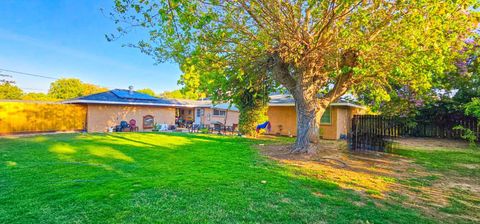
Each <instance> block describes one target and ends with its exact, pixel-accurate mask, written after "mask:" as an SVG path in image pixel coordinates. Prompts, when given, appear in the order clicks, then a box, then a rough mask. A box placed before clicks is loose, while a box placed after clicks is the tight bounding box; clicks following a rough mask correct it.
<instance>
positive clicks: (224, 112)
mask: <svg viewBox="0 0 480 224" xmlns="http://www.w3.org/2000/svg"><path fill="white" fill-rule="evenodd" d="M215 111H218V114H215ZM212 114H213V116H217V117H225V116H226V114H227V112H226V111H225V110H220V109H213V112H212Z"/></svg>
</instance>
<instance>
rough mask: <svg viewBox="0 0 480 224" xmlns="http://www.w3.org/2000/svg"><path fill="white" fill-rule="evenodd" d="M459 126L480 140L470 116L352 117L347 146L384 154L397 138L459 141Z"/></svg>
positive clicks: (477, 130) (476, 125) (474, 120)
mask: <svg viewBox="0 0 480 224" xmlns="http://www.w3.org/2000/svg"><path fill="white" fill-rule="evenodd" d="M455 126H462V127H464V128H468V129H470V130H472V131H473V132H474V133H475V134H476V135H477V139H480V130H479V125H478V121H477V119H475V118H472V117H464V116H445V117H442V118H418V117H417V118H415V119H413V120H412V119H407V118H399V117H385V116H379V115H355V116H354V117H353V119H352V127H351V130H350V132H349V136H348V141H349V147H350V149H352V150H374V151H385V150H388V149H391V148H392V147H393V144H392V140H393V139H394V138H397V137H432V138H447V139H460V138H461V136H462V135H463V134H464V133H463V132H464V131H462V130H454V129H453V127H455Z"/></svg>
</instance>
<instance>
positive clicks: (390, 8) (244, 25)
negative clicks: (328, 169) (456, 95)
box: [107, 0, 479, 152]
mask: <svg viewBox="0 0 480 224" xmlns="http://www.w3.org/2000/svg"><path fill="white" fill-rule="evenodd" d="M115 2H116V5H115V12H113V13H112V16H113V17H114V19H115V22H116V23H117V24H119V29H118V30H119V32H120V33H119V34H120V35H123V34H126V33H128V31H129V30H130V29H132V28H134V27H142V28H144V29H146V30H147V31H148V34H149V35H150V36H149V38H148V39H146V40H140V41H139V42H138V43H136V44H133V45H132V46H135V47H138V48H139V49H140V50H141V51H142V52H145V53H147V54H150V55H152V56H153V57H154V58H155V59H157V60H158V61H160V62H161V61H165V60H173V61H175V62H177V63H179V64H181V65H182V66H184V65H189V64H191V65H190V66H189V67H188V68H187V69H190V70H192V69H193V70H195V69H197V67H200V69H198V70H199V71H200V72H202V75H201V76H199V78H195V77H194V79H199V80H201V79H202V76H205V77H208V78H207V80H205V81H207V82H210V83H217V82H218V80H220V83H230V82H223V81H224V80H225V79H226V80H230V79H237V80H243V77H244V75H245V74H249V73H248V72H245V71H244V69H245V68H249V67H250V66H249V65H250V64H252V63H256V62H259V61H262V62H264V63H262V64H261V65H262V66H264V68H267V69H268V70H269V71H270V72H268V73H266V74H267V75H268V76H269V78H270V79H272V80H274V81H275V82H277V83H278V84H280V85H282V87H284V88H286V89H287V90H288V91H289V92H290V93H291V94H292V95H293V97H294V99H295V102H296V107H297V140H296V143H295V147H294V149H293V151H294V152H305V151H306V150H307V149H308V147H309V144H310V142H311V141H315V140H316V139H317V138H318V134H319V133H318V129H317V128H316V127H318V124H319V122H320V117H321V115H322V114H323V112H324V111H325V109H326V107H327V106H328V105H329V104H330V103H332V102H334V101H336V100H337V99H338V98H339V97H341V96H342V95H344V94H345V93H347V92H351V93H352V94H357V95H359V94H362V93H363V92H365V91H367V90H368V92H370V93H371V94H373V95H374V96H375V97H376V98H378V99H388V97H389V94H388V93H389V91H390V90H391V89H392V88H395V89H408V91H409V92H415V93H423V92H426V91H429V90H430V89H431V87H432V85H433V82H434V80H435V79H436V78H437V77H436V76H443V75H445V74H446V71H449V70H451V69H452V68H453V67H454V66H455V65H454V64H455V63H454V62H455V60H458V58H461V57H462V54H460V53H459V50H460V49H463V48H465V47H468V46H466V44H465V42H464V40H466V39H468V38H472V36H475V33H473V32H472V31H473V30H474V29H476V28H477V26H478V10H477V8H478V4H479V3H478V1H476V0H465V1H436V0H425V1H388V0H378V1H363V0H361V1H360V0H358V1H336V0H329V1H309V0H305V1H301V0H299V1H290V0H280V1H278V0H253V1H248V0H239V1H216V0H215V1H198V0H178V1H142V0H139V1H130V0H116V1H115ZM116 37H118V35H117V36H108V37H107V38H109V39H114V38H116ZM189 60H197V62H195V63H189ZM199 64H203V65H208V67H211V68H213V69H208V70H206V69H204V68H205V67H207V66H198V65H199ZM229 70H235V72H229ZM186 74H187V73H186ZM259 75H263V74H259ZM253 76H254V78H255V74H253ZM256 78H257V79H259V78H260V76H258V77H256ZM215 86H222V84H220V85H215ZM220 90H221V89H220ZM216 92H217V94H219V95H230V96H234V95H233V94H228V91H216Z"/></svg>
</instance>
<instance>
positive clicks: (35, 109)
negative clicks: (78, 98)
mask: <svg viewBox="0 0 480 224" xmlns="http://www.w3.org/2000/svg"><path fill="white" fill-rule="evenodd" d="M86 118H87V108H86V107H85V106H82V105H72V104H59V103H37V102H35V103H33V102H8V101H6V102H0V135H5V134H19V133H35V132H56V131H81V130H85V128H86Z"/></svg>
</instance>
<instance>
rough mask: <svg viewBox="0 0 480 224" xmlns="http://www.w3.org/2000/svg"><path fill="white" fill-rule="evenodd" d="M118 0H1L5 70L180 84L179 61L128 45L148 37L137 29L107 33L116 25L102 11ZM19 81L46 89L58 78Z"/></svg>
mask: <svg viewBox="0 0 480 224" xmlns="http://www.w3.org/2000/svg"><path fill="white" fill-rule="evenodd" d="M112 5H113V0H102V1H100V0H99V1H95V0H82V1H75V0H61V1H60V0H59V1H57V0H44V1H34V0H31V1H18V0H1V1H0V69H9V70H15V71H21V72H27V73H34V74H40V75H46V76H54V77H74V78H79V79H81V80H82V81H84V82H88V83H93V84H97V85H100V86H105V87H108V88H125V89H126V88H127V87H128V86H129V85H133V86H134V87H135V89H140V88H151V89H153V90H154V91H156V92H161V91H164V90H173V89H178V88H179V87H178V86H177V80H178V78H179V76H180V74H181V71H180V70H179V68H178V65H177V64H174V63H165V64H159V65H154V63H155V61H154V60H153V59H152V58H151V57H149V56H147V55H144V54H142V53H140V52H139V51H138V50H136V49H133V48H128V47H122V44H124V43H133V42H135V40H138V39H139V38H141V37H142V33H141V32H140V31H139V32H137V33H131V34H130V35H128V36H127V37H124V38H122V39H120V40H117V41H115V42H108V41H106V39H105V37H104V34H107V33H111V32H114V31H115V28H116V26H115V24H114V23H113V21H111V20H110V19H109V18H108V17H107V16H105V15H103V14H102V12H101V11H100V9H101V8H103V9H105V11H108V10H110V9H111V7H112ZM0 74H8V75H13V79H14V80H15V81H16V84H17V86H19V87H21V88H23V89H24V90H25V91H27V92H32V91H33V92H45V91H46V90H48V87H49V85H50V82H51V81H52V80H49V79H44V78H35V77H30V76H24V75H16V74H14V73H8V72H0Z"/></svg>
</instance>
